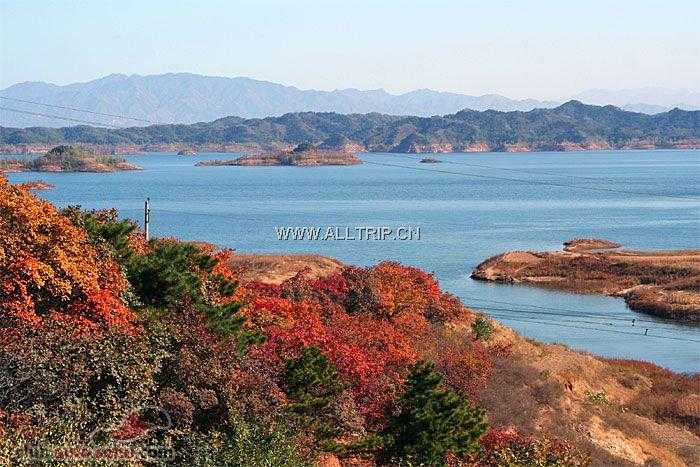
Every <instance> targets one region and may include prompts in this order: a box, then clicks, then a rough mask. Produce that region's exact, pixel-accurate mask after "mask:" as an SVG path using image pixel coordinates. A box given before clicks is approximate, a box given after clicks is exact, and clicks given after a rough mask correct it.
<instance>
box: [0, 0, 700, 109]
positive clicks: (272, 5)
mask: <svg viewBox="0 0 700 467" xmlns="http://www.w3.org/2000/svg"><path fill="white" fill-rule="evenodd" d="M0 5H1V6H0V15H1V23H0V27H1V28H2V31H1V33H0V41H1V44H0V55H1V57H0V67H1V68H0V87H2V88H4V87H7V86H9V85H11V84H14V83H17V82H21V81H48V82H52V83H56V84H66V83H70V82H75V81H88V80H91V79H95V78H98V77H101V76H104V75H107V74H110V73H126V74H131V73H137V74H153V73H164V72H174V71H188V72H193V73H201V74H209V75H221V76H248V77H252V78H257V79H263V80H269V81H275V82H279V83H283V84H288V85H294V86H297V87H300V88H316V89H327V90H331V89H337V88H348V87H355V88H360V89H375V88H384V89H386V90H388V91H390V92H403V91H407V90H412V89H418V88H432V89H438V90H445V91H457V92H463V93H469V94H483V93H488V92H497V93H500V94H504V95H507V96H511V97H535V98H559V97H567V96H570V95H572V94H574V93H576V92H579V91H582V90H584V89H589V88H612V89H617V88H628V87H641V86H664V87H673V88H684V89H693V90H698V87H699V84H698V83H700V24H699V23H700V21H699V20H700V1H698V0H694V1H673V0H670V1H669V0H667V1H644V0H634V1H631V0H630V1H605V2H599V1H585V2H584V1H582V2H572V1H567V0H558V1H527V2H526V1H522V2H506V1H495V0H490V1H482V2H476V1H441V0H433V1H427V0H426V1H413V0H402V1H367V0H346V1H334V0H327V1H322V0H318V1H305V0H296V1H289V2H282V1H273V0H251V1H235V0H226V1H224V0H222V1H206V0H202V1H177V0H168V1H159V0H140V1H128V0H119V1H107V0H93V1H81V0H72V1H67V0H66V1H51V0H43V1H35V0H16V1H15V0H0Z"/></svg>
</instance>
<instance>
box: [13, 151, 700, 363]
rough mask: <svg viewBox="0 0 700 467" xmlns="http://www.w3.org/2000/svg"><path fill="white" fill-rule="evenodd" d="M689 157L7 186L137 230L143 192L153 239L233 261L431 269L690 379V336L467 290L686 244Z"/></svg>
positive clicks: (519, 313) (240, 172) (404, 160)
mask: <svg viewBox="0 0 700 467" xmlns="http://www.w3.org/2000/svg"><path fill="white" fill-rule="evenodd" d="M699 156H700V151H680V150H675V151H604V152H585V153H533V154H504V153H482V154H454V155H443V156H437V158H439V159H443V160H445V161H449V163H442V164H420V163H418V159H420V156H412V155H405V154H404V155H401V154H366V155H362V158H363V159H364V160H365V161H367V162H377V163H381V164H392V165H399V166H403V167H387V166H384V165H374V164H363V165H360V166H351V167H304V168H301V167H201V168H199V167H193V165H194V163H195V162H196V161H198V160H203V159H212V158H223V157H228V156H225V155H222V154H200V155H198V156H195V157H180V156H175V155H173V154H148V155H140V156H133V157H130V160H132V161H133V162H134V163H137V164H139V165H141V166H142V167H144V169H145V170H143V171H140V172H122V173H114V174H78V173H70V174H31V173H23V174H12V175H10V179H11V180H12V181H13V182H19V181H25V180H30V179H37V178H41V179H44V180H46V181H48V182H50V183H53V184H55V185H56V187H57V188H56V189H55V190H50V191H44V192H40V195H41V196H42V197H44V198H46V199H48V200H50V201H51V202H53V203H55V204H56V205H58V206H68V205H75V204H79V205H82V206H83V207H85V208H107V207H116V208H117V209H119V211H120V213H121V215H122V216H125V217H130V218H132V219H135V220H138V221H141V218H142V210H143V201H144V198H145V197H147V196H149V197H150V198H151V203H152V213H151V223H152V224H151V231H152V232H153V234H154V235H161V236H177V237H181V238H184V239H199V240H207V241H210V242H213V243H216V244H219V245H223V246H227V247H232V248H235V249H236V250H238V251H242V252H315V253H320V254H324V255H329V256H333V257H336V258H339V259H341V260H343V261H346V262H348V263H354V264H361V265H369V264H372V263H375V262H378V261H382V260H385V259H393V260H398V261H401V262H403V263H407V264H412V265H416V266H419V267H421V268H423V269H425V270H427V271H431V272H434V273H435V274H436V276H437V277H438V279H439V280H440V283H441V284H442V286H443V287H444V288H445V289H447V290H449V291H451V292H453V293H455V294H456V295H458V296H459V297H460V298H461V299H462V300H463V301H464V302H465V303H466V304H467V305H469V306H472V307H482V308H483V309H485V310H489V311H490V312H491V313H492V314H493V316H495V317H497V319H499V320H500V321H502V322H504V323H506V324H507V325H509V326H512V327H513V328H515V329H517V330H518V331H519V332H521V333H523V334H524V335H527V336H530V337H533V338H536V339H539V340H542V341H547V342H560V343H565V344H567V345H569V346H571V347H573V348H576V349H583V350H588V351H590V352H593V353H596V354H599V355H605V356H610V357H621V358H636V359H645V360H650V361H653V362H656V363H658V364H660V365H663V366H666V367H668V368H672V369H675V370H678V371H700V328H698V327H692V326H685V325H678V324H674V323H670V322H668V321H664V320H660V319H656V318H653V317H650V316H647V315H643V314H638V313H635V312H632V311H630V310H628V309H627V307H626V306H625V303H624V301H622V300H621V299H617V298H611V297H603V296H597V295H576V294H569V293H561V292H552V291H546V290H541V289H536V288H533V287H527V286H509V285H497V284H487V283H482V282H476V281H473V280H471V279H469V274H470V272H471V270H472V269H473V268H474V266H476V265H477V264H478V263H479V262H481V261H483V260H484V259H486V258H488V257H489V256H492V255H495V254H498V253H502V252H504V251H507V250H516V249H517V250H554V249H560V248H561V245H562V242H564V241H565V240H568V239H571V238H576V237H600V238H605V239H609V240H613V241H616V242H619V243H622V244H624V245H625V246H626V247H627V248H632V249H683V248H697V247H698V246H699V245H700V242H699V240H700V189H699V188H698V180H699V179H700V164H699V163H700V159H699ZM477 165H478V166H477ZM484 166H489V167H491V168H487V167H484ZM447 172H459V173H461V174H463V175H459V174H456V173H447ZM466 174H469V175H466ZM286 226H289V227H297V226H299V227H300V226H309V227H323V228H324V229H325V228H326V227H327V226H337V227H340V228H345V227H348V228H351V229H352V228H355V227H364V226H367V227H383V226H387V227H392V228H397V227H402V226H410V227H412V228H415V227H420V230H421V238H420V240H415V239H414V240H410V241H376V240H375V241H359V240H355V241H347V240H346V241H343V240H335V241H322V240H316V241H309V240H306V241H293V240H288V241H280V240H279V239H278V237H277V235H276V232H275V227H286ZM535 307H540V308H535ZM541 307H545V308H541ZM634 318H636V323H635V325H634V326H632V319H634ZM647 329H648V331H646V332H647V336H644V332H645V330H647Z"/></svg>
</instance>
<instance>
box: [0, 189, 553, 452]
mask: <svg viewBox="0 0 700 467" xmlns="http://www.w3.org/2000/svg"><path fill="white" fill-rule="evenodd" d="M232 255H233V252H232V251H229V250H221V249H219V248H217V247H215V246H213V245H209V244H204V243H192V242H181V241H178V240H177V239H155V240H151V241H150V242H145V241H144V240H143V239H142V237H141V236H140V235H139V232H138V230H137V229H136V226H135V225H134V224H132V223H130V222H129V221H124V220H119V219H118V217H117V213H116V212H115V211H100V212H87V211H83V210H81V209H79V208H77V207H74V208H68V209H65V210H63V211H58V210H57V209H55V208H54V207H53V206H51V205H50V204H49V203H46V202H44V201H41V200H39V199H37V198H36V197H34V196H33V195H32V194H30V193H29V192H28V191H27V190H26V189H24V188H21V187H13V186H10V185H9V184H7V183H6V182H5V181H4V180H0V326H1V328H2V329H1V330H0V331H1V332H2V334H0V464H5V463H8V464H12V465H36V463H35V462H34V461H35V460H36V459H35V458H29V459H28V458H26V453H27V450H28V449H34V450H38V451H39V452H40V453H41V455H42V456H44V457H43V459H45V460H47V462H45V463H46V464H52V463H56V462H57V461H62V462H65V463H69V464H70V463H71V462H73V463H76V464H79V463H81V462H83V463H87V464H90V462H89V461H90V460H92V459H95V458H96V457H95V456H98V455H101V453H102V452H103V451H101V450H105V452H107V453H112V454H113V453H115V452H116V453H119V455H120V456H126V457H120V460H122V461H124V463H125V464H134V465H151V464H154V465H155V464H159V463H160V464H162V462H160V461H159V460H157V459H153V458H152V457H150V456H151V455H152V454H153V453H152V451H153V449H152V448H153V446H157V447H159V449H160V448H167V454H168V456H169V457H168V461H167V464H168V465H307V464H309V463H310V462H311V461H312V460H313V459H315V458H316V457H317V456H318V455H319V454H322V453H323V452H332V453H334V454H335V455H337V456H340V457H350V458H364V459H365V461H366V462H370V463H372V462H376V463H380V462H382V460H384V461H387V462H389V461H390V462H404V461H405V462H413V461H414V460H419V461H420V460H423V461H426V462H430V463H436V464H437V465H439V464H441V463H447V462H452V461H455V462H458V463H459V462H461V463H463V464H464V463H465V462H471V463H475V462H476V463H482V464H483V465H490V464H489V462H491V461H493V460H494V459H496V460H500V459H502V458H507V459H510V460H512V459H516V460H517V456H521V457H522V456H530V455H531V454H532V456H535V457H532V458H533V459H540V458H543V457H542V456H540V454H542V453H544V454H542V455H543V456H545V457H544V458H549V457H547V456H549V454H550V451H551V449H550V447H551V446H550V445H542V446H540V445H537V446H536V447H537V449H539V450H537V449H536V450H535V451H532V449H534V448H532V446H533V444H532V443H530V444H527V443H525V442H524V441H523V440H522V439H520V438H517V439H516V438H513V439H511V438H508V437H507V436H506V435H502V434H494V432H490V434H488V435H487V436H486V438H484V440H485V441H488V443H486V444H484V442H485V441H483V440H482V441H480V440H479V439H480V437H481V435H482V434H483V433H484V431H485V429H486V424H485V421H484V418H483V417H484V416H483V412H482V411H481V410H480V409H479V408H478V407H477V404H478V398H479V394H480V392H481V391H482V390H483V388H484V387H485V386H486V384H487V383H488V381H489V378H490V376H491V374H492V372H493V363H492V361H491V352H493V349H494V348H495V347H489V346H487V343H486V342H485V341H483V340H480V339H478V338H477V336H476V335H475V333H474V331H473V328H472V323H473V322H474V314H473V313H472V312H471V311H470V310H468V309H466V308H464V307H463V306H462V304H461V303H460V302H459V300H457V299H456V298H455V297H454V296H452V295H450V294H448V293H445V292H443V291H442V290H441V289H440V287H439V285H438V283H437V281H436V280H435V278H434V277H433V276H432V275H430V274H427V273H425V272H424V271H421V270H419V269H417V268H414V267H409V266H404V265H401V264H398V263H395V262H383V263H379V264H377V265H376V266H372V267H343V268H341V269H340V270H339V271H338V272H337V273H334V274H330V275H327V276H325V277H321V278H312V277H310V276H309V274H307V272H306V271H300V272H299V273H298V274H297V275H296V276H294V277H292V278H290V279H288V280H286V281H284V282H283V283H281V284H279V285H274V284H266V283H261V282H256V281H247V282H242V281H240V280H239V275H238V274H237V272H236V271H235V270H233V269H232V268H231V267H230V266H229V262H230V259H231V256H232ZM429 362H431V363H429ZM426 433H427V434H426ZM437 438H440V439H439V440H438V439H437ZM506 438H507V439H506ZM503 439H506V441H507V442H506V441H503ZM489 440H493V442H491V441H489ZM499 440H500V441H499ZM502 441H503V442H502ZM528 442H529V441H528ZM480 443H481V444H480ZM489 443H490V444H489ZM499 443H500V444H499ZM481 445H483V446H484V448H485V450H483V455H482V451H481V448H480V446H481ZM552 446H553V445H552ZM531 448H532V449H531ZM540 448H541V449H540ZM508 449H511V451H508ZM542 449H544V451H542ZM552 449H554V448H552ZM558 449H559V448H558V447H556V449H555V450H554V451H552V452H554V454H556V455H557V456H558V455H559V453H560V451H559V450H558ZM533 452H534V454H533ZM561 452H563V453H564V454H562V455H565V454H567V451H566V450H564V451H561ZM85 453H87V454H88V458H87V459H85V458H83V457H80V456H84V455H85ZM513 453H515V454H513ZM511 454H512V455H515V456H516V458H513V457H512V456H511ZM554 454H553V455H554ZM23 456H25V457H23ZM76 456H78V457H77V458H76ZM90 456H93V457H90ZM484 456H486V457H484ZM504 456H505V457H504ZM508 456H511V457H508ZM537 456H540V457H537ZM550 457H551V456H550ZM522 458H523V459H524V458H527V457H522ZM554 458H557V459H558V457H556V456H555V457H554ZM528 459H529V458H528ZM557 465H559V464H557ZM562 465H566V464H562Z"/></svg>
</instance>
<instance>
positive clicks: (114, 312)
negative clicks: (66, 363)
mask: <svg viewBox="0 0 700 467" xmlns="http://www.w3.org/2000/svg"><path fill="white" fill-rule="evenodd" d="M126 287H127V282H126V280H125V279H124V277H123V276H122V274H121V273H120V269H119V266H118V265H117V264H116V263H115V262H114V261H112V260H111V259H109V258H101V257H100V256H99V255H98V253H97V251H96V250H95V248H94V247H93V245H91V244H90V242H89V241H88V238H87V235H86V233H85V231H83V230H82V229H80V228H78V227H76V226H75V225H74V224H73V223H72V222H71V221H70V220H69V219H68V218H67V217H65V216H63V215H61V214H60V213H59V212H58V211H57V210H56V208H54V207H53V206H52V205H51V204H49V203H47V202H45V201H41V200H39V199H37V198H36V197H35V196H33V195H32V194H31V193H29V192H28V191H27V190H25V189H23V188H20V187H14V186H11V185H9V184H8V183H7V182H6V180H4V179H0V307H1V311H0V313H1V314H2V316H3V317H4V318H5V319H8V318H11V319H19V320H22V321H27V322H31V323H34V324H40V323H41V321H42V320H43V319H44V318H45V317H47V316H55V317H56V318H58V319H63V320H72V321H75V322H76V323H77V324H79V325H81V326H87V327H95V326H100V325H109V326H120V327H125V328H126V327H128V326H129V324H130V322H131V321H132V319H133V317H134V316H133V313H132V312H131V311H130V310H129V309H128V308H126V307H125V306H123V305H122V303H121V301H120V300H119V295H120V294H121V293H122V292H123V291H124V290H125V289H126Z"/></svg>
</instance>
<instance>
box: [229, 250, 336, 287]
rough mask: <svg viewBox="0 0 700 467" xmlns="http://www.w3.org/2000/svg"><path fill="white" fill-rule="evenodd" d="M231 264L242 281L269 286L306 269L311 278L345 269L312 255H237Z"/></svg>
mask: <svg viewBox="0 0 700 467" xmlns="http://www.w3.org/2000/svg"><path fill="white" fill-rule="evenodd" d="M230 264H231V267H232V268H233V269H235V270H236V271H238V272H239V277H240V279H241V280H242V281H244V282H245V281H252V280H256V281H259V282H264V283H267V284H280V283H282V282H283V281H285V280H287V279H289V278H290V277H294V276H295V275H296V274H297V273H298V272H299V271H302V270H304V269H307V270H308V274H309V277H311V278H317V277H323V276H327V275H328V274H331V273H333V272H337V271H339V270H340V268H342V267H343V263H341V262H340V261H338V260H336V259H333V258H328V257H326V256H320V255H311V254H308V255H302V254H300V255H291V254H284V255H276V254H236V255H234V256H233V258H232V259H231V261H230Z"/></svg>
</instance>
